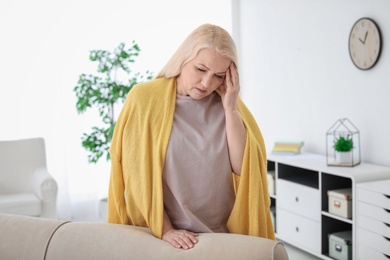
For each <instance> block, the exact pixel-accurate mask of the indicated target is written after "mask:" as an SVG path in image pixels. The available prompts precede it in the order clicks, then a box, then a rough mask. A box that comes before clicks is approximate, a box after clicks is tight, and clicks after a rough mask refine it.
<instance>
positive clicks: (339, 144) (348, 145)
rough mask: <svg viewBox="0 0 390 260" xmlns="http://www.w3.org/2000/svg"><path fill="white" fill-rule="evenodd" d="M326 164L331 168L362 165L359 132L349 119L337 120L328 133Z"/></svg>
mask: <svg viewBox="0 0 390 260" xmlns="http://www.w3.org/2000/svg"><path fill="white" fill-rule="evenodd" d="M326 162H327V164H328V165H329V166H349V167H352V166H355V165H358V164H360V134H359V130H358V129H357V128H356V126H355V125H354V124H352V122H351V121H350V120H348V119H347V118H341V119H339V120H337V121H336V122H335V123H334V124H333V125H332V127H331V128H330V129H329V130H328V132H327V133H326Z"/></svg>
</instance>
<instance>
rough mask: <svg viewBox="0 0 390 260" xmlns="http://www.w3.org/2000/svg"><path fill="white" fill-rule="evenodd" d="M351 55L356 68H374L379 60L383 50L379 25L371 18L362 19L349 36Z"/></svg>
mask: <svg viewBox="0 0 390 260" xmlns="http://www.w3.org/2000/svg"><path fill="white" fill-rule="evenodd" d="M348 47H349V55H350V56H351V59H352V62H353V63H354V64H355V66H356V67H358V68H359V69H362V70H368V69H370V68H372V67H373V66H374V65H375V64H376V62H377V61H378V59H379V56H380V54H381V48H382V40H381V34H380V31H379V27H378V25H377V24H376V23H375V22H374V21H373V20H372V19H370V18H366V17H364V18H360V19H359V20H357V21H356V23H355V24H354V25H353V26H352V30H351V33H350V34H349V46H348Z"/></svg>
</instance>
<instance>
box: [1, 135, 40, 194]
mask: <svg viewBox="0 0 390 260" xmlns="http://www.w3.org/2000/svg"><path fill="white" fill-rule="evenodd" d="M39 168H44V169H46V153H45V143H44V139H43V138H30V139H20V140H11V141H0V194H1V193H9V192H28V191H30V190H31V176H32V174H33V173H34V171H35V170H36V169H39Z"/></svg>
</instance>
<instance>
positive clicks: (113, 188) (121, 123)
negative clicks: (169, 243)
mask: <svg viewBox="0 0 390 260" xmlns="http://www.w3.org/2000/svg"><path fill="white" fill-rule="evenodd" d="M130 99H131V95H128V97H127V99H126V102H125V104H124V106H123V108H122V111H121V113H120V115H119V118H118V120H117V122H116V125H115V130H114V134H113V138H112V142H111V147H110V155H111V173H110V181H109V188H108V214H107V222H109V223H116V224H130V223H129V220H128V217H127V213H126V202H125V197H124V192H125V185H124V180H123V169H122V139H123V132H124V128H125V126H126V123H127V120H128V118H129V115H130V109H131V107H130V105H131V102H130Z"/></svg>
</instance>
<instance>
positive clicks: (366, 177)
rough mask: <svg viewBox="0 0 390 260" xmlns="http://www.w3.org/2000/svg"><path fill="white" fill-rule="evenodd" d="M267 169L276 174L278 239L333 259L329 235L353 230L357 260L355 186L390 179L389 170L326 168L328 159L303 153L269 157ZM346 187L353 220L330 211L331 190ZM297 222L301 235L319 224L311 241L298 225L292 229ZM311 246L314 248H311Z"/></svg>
mask: <svg viewBox="0 0 390 260" xmlns="http://www.w3.org/2000/svg"><path fill="white" fill-rule="evenodd" d="M267 169H268V170H269V171H274V172H275V179H274V181H275V184H276V191H275V192H276V194H277V196H276V195H275V194H272V195H270V197H271V205H272V206H273V207H275V213H274V214H275V216H276V217H275V219H276V221H275V227H277V228H278V230H277V231H278V232H277V233H276V235H277V237H278V238H279V239H281V240H283V239H285V241H286V242H287V243H290V244H292V245H294V246H296V247H298V248H300V249H302V250H305V251H308V252H310V253H311V254H314V255H315V256H317V257H319V258H321V259H331V258H329V236H330V234H332V233H336V232H341V231H351V232H352V245H353V246H352V252H353V253H352V258H353V259H357V258H356V256H357V247H356V244H357V243H356V230H357V222H356V213H355V212H356V203H357V198H356V185H358V184H359V183H361V182H366V181H374V180H383V179H390V168H388V167H382V166H377V165H372V164H366V163H361V164H359V165H357V166H354V167H336V166H327V164H326V158H325V156H321V155H316V154H300V155H292V156H281V155H270V156H269V157H268V165H267ZM313 188H314V190H313ZM346 188H347V189H351V190H352V201H351V209H352V218H351V219H347V218H344V217H341V216H338V215H335V214H332V213H330V212H329V198H328V191H330V190H337V189H346ZM389 195H390V194H389ZM308 198H310V199H308ZM278 216H279V217H278ZM293 220H296V221H295V223H296V224H292V223H293ZM297 223H299V230H300V231H302V232H303V231H304V230H306V231H307V232H309V231H308V230H314V226H316V225H318V226H316V228H315V229H318V230H319V231H318V232H317V231H316V232H314V233H313V234H312V235H310V236H309V238H308V237H302V235H303V234H301V233H296V232H297V231H296V230H295V226H293V227H291V225H297V226H298V224H297ZM316 223H317V224H316ZM317 227H318V228H317ZM295 233H296V234H295ZM316 234H318V235H316ZM308 243H309V244H311V245H312V246H308ZM318 248H319V249H318Z"/></svg>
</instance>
